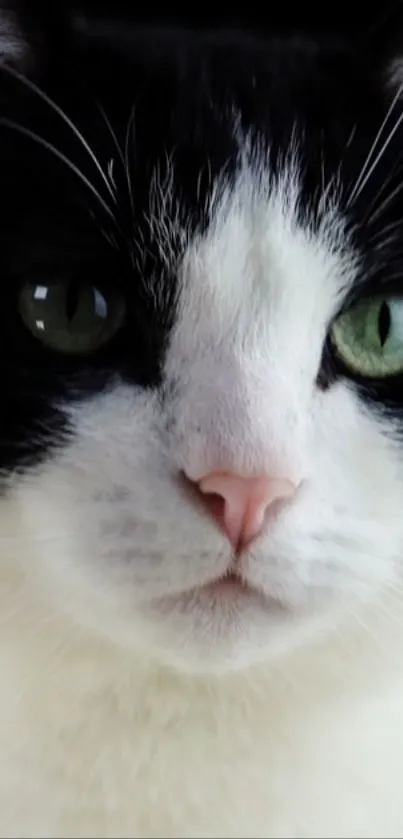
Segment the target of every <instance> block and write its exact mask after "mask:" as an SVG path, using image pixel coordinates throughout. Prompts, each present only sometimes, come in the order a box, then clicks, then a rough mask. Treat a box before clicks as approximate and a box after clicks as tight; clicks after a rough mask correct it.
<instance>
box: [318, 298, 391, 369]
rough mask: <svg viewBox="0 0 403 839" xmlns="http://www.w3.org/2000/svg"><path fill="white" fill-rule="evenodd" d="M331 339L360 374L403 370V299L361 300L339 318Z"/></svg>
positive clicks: (342, 357) (349, 364) (336, 349)
mask: <svg viewBox="0 0 403 839" xmlns="http://www.w3.org/2000/svg"><path fill="white" fill-rule="evenodd" d="M331 340H332V344H333V347H334V349H335V352H336V354H337V355H338V357H339V358H340V360H341V361H342V362H343V363H344V364H345V365H346V367H348V368H349V369H350V370H351V371H352V372H354V373H357V374H358V375H360V376H366V377H368V378H374V379H379V378H385V377H386V376H394V375H397V374H398V373H403V298H400V297H392V296H391V297H382V296H379V297H371V298H368V299H366V300H361V301H360V302H359V303H357V304H356V305H355V306H352V308H351V309H349V310H348V311H347V312H344V314H342V315H340V317H338V318H337V320H336V321H335V322H334V324H333V327H332V330H331Z"/></svg>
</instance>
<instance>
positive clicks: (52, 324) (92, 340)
mask: <svg viewBox="0 0 403 839" xmlns="http://www.w3.org/2000/svg"><path fill="white" fill-rule="evenodd" d="M19 307H20V313H21V317H22V319H23V322H24V324H25V326H26V327H27V329H29V331H30V332H31V333H32V335H33V336H34V337H35V338H37V339H38V340H39V341H40V342H41V343H42V344H44V346H46V347H48V348H49V349H51V350H55V351H57V352H60V353H65V354H66V355H89V354H91V353H93V352H96V350H98V349H100V348H101V347H102V346H104V345H105V344H107V343H108V341H110V340H111V338H112V337H113V336H114V335H115V334H116V333H117V332H118V331H119V329H120V328H121V326H122V325H123V322H124V318H125V301H124V298H123V297H122V295H120V294H119V293H118V292H116V291H114V290H112V289H110V288H103V289H101V288H100V287H96V286H95V285H92V284H91V283H83V282H76V281H74V280H71V279H70V278H61V279H58V280H57V281H55V282H51V283H49V282H43V283H41V282H28V283H26V284H25V285H24V286H23V287H22V289H21V291H20V296H19Z"/></svg>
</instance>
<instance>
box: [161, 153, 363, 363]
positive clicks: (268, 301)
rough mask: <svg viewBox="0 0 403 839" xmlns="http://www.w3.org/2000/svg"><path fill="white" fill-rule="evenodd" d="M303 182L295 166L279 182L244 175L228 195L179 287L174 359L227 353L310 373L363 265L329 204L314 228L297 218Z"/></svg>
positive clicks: (190, 256)
mask: <svg viewBox="0 0 403 839" xmlns="http://www.w3.org/2000/svg"><path fill="white" fill-rule="evenodd" d="M298 200H299V180H298V177H297V171H296V166H295V165H293V164H290V165H289V168H288V170H287V171H285V172H284V174H283V177H282V178H280V179H279V180H277V182H275V181H274V180H272V179H271V178H270V174H269V173H268V174H263V175H262V174H261V173H259V172H256V170H253V169H251V168H250V167H245V168H244V169H243V170H242V172H241V174H240V176H239V178H238V179H237V181H236V184H235V186H234V187H233V188H228V189H226V190H224V191H223V193H222V196H221V198H220V200H219V201H217V203H216V206H215V208H214V211H213V220H212V223H211V224H210V226H209V229H208V231H207V233H206V234H205V235H204V236H203V237H201V238H200V239H199V240H198V241H195V242H193V244H192V245H191V246H190V247H189V249H188V252H187V254H186V257H185V260H184V264H183V269H182V276H181V279H180V308H179V315H178V319H177V324H176V329H175V332H174V337H173V342H172V355H175V354H176V353H178V351H179V353H180V354H181V355H182V354H183V355H185V356H187V357H188V358H189V354H190V359H191V354H192V351H195V350H198V349H201V348H211V347H212V346H214V345H219V344H220V345H223V347H224V348H225V345H226V342H227V341H229V342H230V343H231V346H232V347H233V349H235V348H236V350H237V351H238V352H241V353H243V352H245V354H248V353H249V351H250V349H251V348H253V352H258V353H261V354H262V355H264V356H270V360H271V363H275V362H276V360H277V361H278V364H279V366H280V367H281V368H282V369H284V365H285V364H286V363H287V358H288V357H291V358H292V360H293V361H295V359H296V358H298V360H299V363H301V362H302V361H303V360H305V361H306V363H307V364H309V362H310V360H311V361H312V358H314V359H315V363H316V359H317V354H318V347H319V346H320V344H321V343H322V340H323V337H324V335H325V333H326V331H327V329H328V326H329V322H330V320H331V318H332V316H333V315H334V313H335V311H336V309H337V306H338V305H339V303H340V299H342V297H343V296H344V294H345V292H346V290H347V289H348V288H349V286H350V285H351V284H352V283H353V282H354V278H355V274H356V256H355V255H354V253H353V252H352V250H351V249H350V248H349V245H348V240H347V237H346V234H345V232H344V225H343V219H342V218H341V216H340V215H339V214H338V212H337V207H336V205H335V203H329V206H328V208H327V211H326V212H324V213H323V217H322V222H321V224H320V225H319V226H316V228H315V229H314V227H313V225H311V224H310V220H309V212H307V213H306V219H304V220H301V213H298Z"/></svg>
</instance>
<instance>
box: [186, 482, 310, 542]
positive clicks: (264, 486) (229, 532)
mask: <svg viewBox="0 0 403 839" xmlns="http://www.w3.org/2000/svg"><path fill="white" fill-rule="evenodd" d="M187 482H188V483H190V484H191V485H192V488H193V495H194V497H195V499H197V502H198V503H199V504H200V503H202V504H203V507H204V510H205V511H207V512H208V513H209V515H210V516H211V518H212V519H213V520H214V521H215V522H216V523H217V524H218V526H219V527H220V529H221V530H222V531H223V532H224V533H225V535H226V536H227V538H228V540H229V542H230V543H231V545H232V546H233V548H234V549H235V550H236V551H239V550H241V549H244V548H245V547H247V546H248V545H249V544H250V543H251V542H252V540H254V539H255V538H256V537H257V536H259V535H260V534H261V533H262V530H263V528H264V526H265V524H266V522H267V520H268V517H273V516H274V515H275V514H276V513H277V512H278V511H279V510H280V509H281V507H283V506H284V504H285V503H286V502H287V501H289V500H290V499H291V498H292V496H293V495H294V493H295V490H296V487H295V485H294V484H293V483H292V482H291V481H290V480H288V479H286V478H270V477H267V476H261V477H245V476H243V475H237V474H235V473H225V472H215V473H212V474H210V475H206V476H205V477H203V478H202V479H201V480H200V481H199V482H198V483H197V484H196V483H193V482H191V481H187Z"/></svg>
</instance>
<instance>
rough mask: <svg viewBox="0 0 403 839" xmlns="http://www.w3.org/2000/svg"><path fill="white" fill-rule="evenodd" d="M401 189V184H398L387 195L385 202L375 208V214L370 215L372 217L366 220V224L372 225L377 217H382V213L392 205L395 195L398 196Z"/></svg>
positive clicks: (402, 187) (402, 186) (402, 184)
mask: <svg viewBox="0 0 403 839" xmlns="http://www.w3.org/2000/svg"><path fill="white" fill-rule="evenodd" d="M402 189H403V182H402V183H400V184H399V185H398V186H397V187H396V188H395V189H394V190H392V192H390V193H389V195H388V196H387V197H386V198H385V200H384V201H382V203H381V204H380V205H379V206H378V207H377V209H376V210H375V212H373V213H372V215H371V216H370V217H369V219H368V222H367V224H368V225H371V224H374V222H375V221H377V219H379V217H380V216H381V215H382V213H384V212H385V210H386V209H387V208H388V207H389V206H390V204H391V203H392V201H394V199H395V198H396V197H397V195H399V193H400V192H401V191H402Z"/></svg>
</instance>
